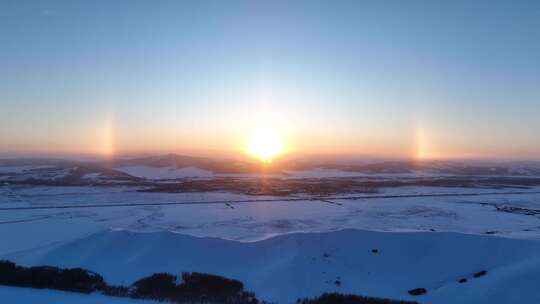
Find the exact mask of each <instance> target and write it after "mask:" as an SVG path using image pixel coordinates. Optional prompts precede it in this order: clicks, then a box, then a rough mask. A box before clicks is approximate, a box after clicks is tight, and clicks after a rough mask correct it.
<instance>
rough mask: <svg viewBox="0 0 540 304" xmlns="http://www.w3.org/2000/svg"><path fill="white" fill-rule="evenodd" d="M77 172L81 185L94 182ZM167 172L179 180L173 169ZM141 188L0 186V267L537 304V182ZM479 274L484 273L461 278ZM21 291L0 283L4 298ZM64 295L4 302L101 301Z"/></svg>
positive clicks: (285, 293) (280, 293) (279, 296)
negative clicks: (325, 191) (267, 189)
mask: <svg viewBox="0 0 540 304" xmlns="http://www.w3.org/2000/svg"><path fill="white" fill-rule="evenodd" d="M27 169H28V168H19V171H17V172H24V170H27ZM132 169H133V168H132ZM137 170H140V168H139V169H137ZM137 170H135V169H134V171H133V172H131V174H138V173H137V172H135V171H137ZM160 170H161V169H160ZM13 171H14V170H11V171H9V172H13ZM84 173H85V175H84V178H86V179H90V180H92V179H93V178H96V176H98V175H101V174H103V173H99V172H91V171H85V172H84ZM139 173H141V172H139ZM143 173H144V174H146V176H147V177H148V175H149V174H156V178H157V177H162V175H160V174H163V172H162V171H160V172H157V173H156V172H153V173H152V172H148V171H144V170H143V172H142V173H141V174H140V175H141V176H143V175H144V174H143ZM170 173H171V174H172V175H171V176H168V177H167V178H176V177H178V175H175V174H179V170H172V171H171V172H170ZM180 173H182V174H184V173H185V174H187V175H190V174H194V173H201V172H198V171H197V170H194V169H192V168H191V169H190V168H188V169H186V170H184V171H181V172H180ZM88 174H90V175H88ZM92 174H93V175H92ZM295 174H296V176H294V177H295V178H299V177H301V176H306V177H308V178H313V176H312V175H313V174H315V176H316V177H317V174H323V175H324V174H330V175H332V174H334V175H335V174H337V173H336V172H333V171H332V172H330V173H329V172H326V171H325V172H322V173H321V172H319V171H316V170H315V171H313V170H312V171H310V172H304V173H302V174H303V175H300V174H299V173H295ZM340 174H341V173H340ZM342 175H343V176H340V178H345V179H346V178H348V177H347V174H342ZM184 177H185V176H184ZM200 177H202V176H200ZM209 178H210V177H209ZM244 178H249V177H244ZM287 178H290V176H289V177H287ZM317 178H318V177H317ZM401 178H402V177H400V176H398V175H387V176H383V175H380V176H370V177H368V178H367V179H368V181H369V180H377V179H382V180H387V179H392V180H399V179H401ZM141 189H144V186H140V185H132V184H129V183H128V184H124V185H121V186H120V185H115V184H114V183H110V184H105V185H103V184H99V185H92V183H88V184H84V185H80V186H73V185H72V186H63V185H61V184H57V185H50V186H47V185H32V184H28V183H26V184H25V183H5V184H2V185H0V239H1V240H2V242H0V243H1V244H0V258H8V259H11V260H13V261H15V262H18V263H22V264H25V265H42V264H51V265H60V266H69V267H86V268H89V269H91V270H95V271H98V272H100V273H102V274H103V275H104V276H105V278H106V279H107V280H109V281H111V282H114V283H126V284H129V283H132V281H134V280H135V279H137V278H140V277H142V276H144V275H147V274H150V273H154V272H158V271H168V272H173V273H180V272H182V271H203V272H209V273H215V274H221V275H225V276H228V277H231V278H235V279H239V280H241V281H243V282H244V283H245V284H246V286H247V287H248V289H251V290H253V291H254V292H256V294H257V295H258V296H259V297H260V298H262V299H266V300H272V301H275V302H277V303H292V302H293V301H294V300H295V299H296V298H298V297H303V296H315V295H319V294H320V293H322V292H324V291H340V292H353V293H359V294H363V295H369V296H382V297H392V298H399V299H411V297H410V296H409V295H408V294H407V290H408V289H411V288H416V287H424V288H427V289H428V290H429V292H428V294H427V295H425V296H421V297H416V298H414V300H417V301H420V302H422V303H490V304H491V303H515V302H518V301H525V302H527V303H538V302H540V292H539V291H538V290H537V287H536V283H537V282H538V281H540V260H539V259H538V258H537V257H539V256H540V242H539V240H540V187H538V186H530V185H529V186H526V187H520V186H517V187H516V186H515V185H510V186H507V185H504V184H503V185H496V186H493V187H485V186H481V187H421V186H407V187H403V186H400V187H385V188H380V189H378V191H377V192H373V193H368V192H366V193H337V194H332V195H327V196H314V195H309V194H294V195H288V196H269V195H266V196H261V195H257V196H254V195H246V194H241V193H231V192H225V191H215V192H179V193H167V192H140V191H139V190H141ZM344 229H345V230H344ZM373 248H377V249H379V251H380V252H379V253H378V254H374V253H372V252H371V250H372V249H373ZM484 269H485V270H488V275H487V276H485V277H482V278H478V279H470V278H471V276H472V274H473V273H474V272H477V271H480V270H484ZM460 278H468V279H469V282H467V283H466V284H459V283H457V280H458V279H460ZM336 281H339V282H340V284H336ZM18 293H19V292H18V289H15V288H7V287H0V298H2V299H4V298H6V299H10V298H12V297H13V296H14V295H16V294H18ZM45 294H46V295H45ZM64 294H65V293H57V292H48V291H31V292H29V293H25V294H24V298H23V297H21V298H20V299H28V300H21V301H19V302H17V301H14V302H11V303H29V302H33V300H32V299H34V298H32V297H36V298H38V297H41V295H45V296H44V297H43V299H50V301H51V303H52V301H56V300H58V299H60V300H58V301H57V302H55V303H100V301H101V300H100V299H101V298H100V297H99V296H97V295H92V296H85V295H69V297H73V298H69V299H73V300H67V301H65V302H62V301H63V300H61V299H64V297H63V295H64ZM57 295H61V296H59V297H57ZM79 298H80V300H79ZM83 298H84V300H83ZM55 299H56V300H55ZM114 300H115V301H118V302H119V303H131V302H133V301H128V300H125V301H124V300H119V299H114ZM85 301H86V302H85ZM122 301H124V302H122ZM108 302H110V301H108ZM136 302H137V303H140V302H138V301H136ZM44 303H47V302H44ZM111 303H113V302H111ZM114 303H116V302H114Z"/></svg>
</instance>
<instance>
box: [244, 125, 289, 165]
mask: <svg viewBox="0 0 540 304" xmlns="http://www.w3.org/2000/svg"><path fill="white" fill-rule="evenodd" d="M248 152H249V153H250V154H252V155H253V156H255V157H257V158H259V159H260V160H261V161H263V162H270V161H272V158H274V157H275V156H277V155H278V154H280V153H281V152H283V143H282V141H281V138H280V137H279V134H278V133H277V132H276V131H274V130H273V129H271V128H256V129H255V130H253V132H251V136H250V138H249V142H248Z"/></svg>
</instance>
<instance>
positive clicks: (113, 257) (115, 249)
mask: <svg viewBox="0 0 540 304" xmlns="http://www.w3.org/2000/svg"><path fill="white" fill-rule="evenodd" d="M372 249H378V251H379V252H378V253H373V252H372ZM2 258H8V259H11V260H14V261H16V262H18V263H22V264H26V265H43V264H49V265H58V266H63V267H84V268H88V269H91V270H94V271H97V272H99V273H101V274H103V275H104V277H105V279H106V280H107V281H109V282H111V283H124V284H130V283H132V282H133V281H134V280H136V279H138V278H141V277H143V276H146V275H148V274H151V273H155V272H160V271H166V272H172V273H180V272H182V271H201V272H208V273H214V274H219V275H224V276H227V277H231V278H235V279H239V280H241V281H243V282H244V283H245V284H246V287H247V289H249V290H252V291H254V292H256V294H257V295H258V296H259V298H262V299H265V300H270V301H275V302H277V303H293V302H294V300H295V299H296V298H298V297H305V296H315V295H319V294H320V293H322V292H324V291H340V292H350V293H357V294H363V295H370V296H381V297H391V298H397V299H414V300H419V301H421V302H425V303H449V304H450V303H452V304H453V303H490V304H494V303H495V304H496V303H515V302H516V301H517V300H521V301H524V303H538V302H540V291H539V290H538V287H537V282H539V281H540V242H538V241H534V240H515V239H505V238H497V237H490V236H473V235H463V234H456V233H382V232H367V231H359V230H342V231H335V232H327V233H294V234H287V235H281V236H277V237H274V238H270V239H266V240H263V241H258V242H236V241H227V240H222V239H216V238H195V237H191V236H186V235H181V234H175V233H170V232H160V233H134V232H128V231H106V232H100V233H96V234H93V235H91V236H88V237H86V238H81V239H78V240H75V241H71V242H66V243H63V244H59V245H52V246H47V247H43V248H39V249H36V250H29V251H25V252H19V253H14V254H9V255H7V256H3V257H2ZM481 270H487V271H488V274H487V275H486V276H484V277H481V278H477V279H473V278H472V275H473V274H474V273H475V272H478V271H481ZM460 278H468V279H469V282H467V283H464V284H459V283H457V281H458V280H459V279H460ZM336 281H339V282H340V284H339V286H338V285H337V284H336ZM416 287H424V288H427V289H428V290H429V293H428V294H427V295H425V296H421V297H416V298H414V297H412V296H409V295H408V294H407V290H409V289H411V288H416Z"/></svg>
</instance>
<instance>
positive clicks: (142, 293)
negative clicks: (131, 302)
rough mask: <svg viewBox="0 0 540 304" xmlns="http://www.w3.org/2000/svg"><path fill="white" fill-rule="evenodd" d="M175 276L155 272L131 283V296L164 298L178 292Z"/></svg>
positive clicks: (173, 295) (169, 297) (171, 296)
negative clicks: (132, 287)
mask: <svg viewBox="0 0 540 304" xmlns="http://www.w3.org/2000/svg"><path fill="white" fill-rule="evenodd" d="M176 279H177V278H176V276H174V275H172V274H168V273H156V274H153V275H151V276H149V277H146V278H143V279H140V280H138V281H137V282H135V283H134V284H133V286H134V287H135V288H134V290H133V296H134V297H136V298H143V299H155V300H160V301H162V300H165V299H171V298H174V297H175V296H176V295H177V294H178V290H177V286H176Z"/></svg>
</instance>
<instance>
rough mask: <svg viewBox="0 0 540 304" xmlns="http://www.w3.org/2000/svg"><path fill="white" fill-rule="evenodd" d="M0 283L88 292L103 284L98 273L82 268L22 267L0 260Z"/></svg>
mask: <svg viewBox="0 0 540 304" xmlns="http://www.w3.org/2000/svg"><path fill="white" fill-rule="evenodd" d="M0 284H2V285H9V286H18V287H32V288H48V289H58V290H66V291H76V292H82V293H90V292H94V291H97V290H102V289H103V287H104V286H105V281H104V280H103V277H101V276H100V275H99V274H97V273H94V272H91V271H88V270H85V269H82V268H73V269H62V268H58V267H52V266H39V267H29V268H28V267H22V266H17V265H15V263H12V262H9V261H0Z"/></svg>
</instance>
